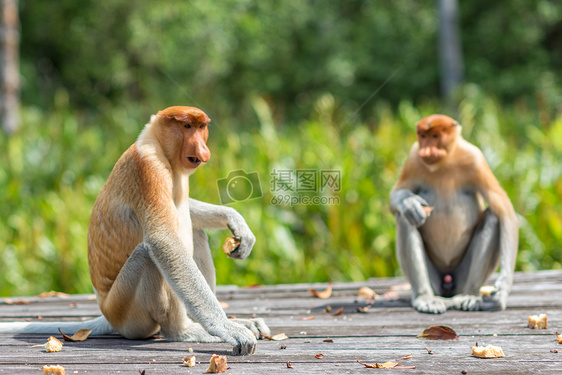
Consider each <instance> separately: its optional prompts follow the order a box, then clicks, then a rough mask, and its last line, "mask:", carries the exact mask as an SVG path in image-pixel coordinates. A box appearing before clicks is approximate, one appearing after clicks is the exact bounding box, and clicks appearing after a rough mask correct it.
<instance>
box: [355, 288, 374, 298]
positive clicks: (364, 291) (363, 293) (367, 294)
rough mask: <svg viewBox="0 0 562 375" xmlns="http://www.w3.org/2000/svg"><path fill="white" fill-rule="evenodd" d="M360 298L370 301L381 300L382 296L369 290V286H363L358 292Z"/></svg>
mask: <svg viewBox="0 0 562 375" xmlns="http://www.w3.org/2000/svg"><path fill="white" fill-rule="evenodd" d="M357 294H358V296H359V298H368V299H379V298H380V296H379V295H378V294H377V293H375V291H374V290H373V289H371V288H369V287H368V286H363V287H361V288H359V291H358V292H357Z"/></svg>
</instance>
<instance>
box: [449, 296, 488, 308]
mask: <svg viewBox="0 0 562 375" xmlns="http://www.w3.org/2000/svg"><path fill="white" fill-rule="evenodd" d="M481 303H482V298H481V297H480V296H475V295H470V294H457V295H456V296H454V297H452V298H451V299H450V300H449V302H448V306H447V307H448V308H450V309H456V310H464V311H476V310H480V308H479V306H480V304H481Z"/></svg>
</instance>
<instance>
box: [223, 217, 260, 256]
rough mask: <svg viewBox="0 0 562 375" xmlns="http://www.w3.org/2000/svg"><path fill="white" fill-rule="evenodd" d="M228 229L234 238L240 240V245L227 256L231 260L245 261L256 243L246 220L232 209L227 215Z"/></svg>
mask: <svg viewBox="0 0 562 375" xmlns="http://www.w3.org/2000/svg"><path fill="white" fill-rule="evenodd" d="M228 229H230V231H231V232H232V234H233V235H234V236H235V237H238V238H240V245H238V247H237V248H236V249H234V250H233V251H232V252H231V253H230V254H229V255H228V256H229V257H230V258H233V259H246V257H247V256H248V255H250V252H251V251H252V247H254V244H255V243H256V237H255V236H254V234H253V233H252V231H251V230H250V227H249V226H248V224H246V220H244V218H243V217H242V215H240V214H239V213H238V212H237V211H236V210H234V209H233V210H232V211H231V212H230V213H229V215H228Z"/></svg>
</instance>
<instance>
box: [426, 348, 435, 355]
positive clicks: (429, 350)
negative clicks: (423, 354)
mask: <svg viewBox="0 0 562 375" xmlns="http://www.w3.org/2000/svg"><path fill="white" fill-rule="evenodd" d="M425 350H427V354H434V353H433V351H432V350H431V349H430V348H425Z"/></svg>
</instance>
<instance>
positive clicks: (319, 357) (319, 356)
mask: <svg viewBox="0 0 562 375" xmlns="http://www.w3.org/2000/svg"><path fill="white" fill-rule="evenodd" d="M322 358H324V354H322V353H318V354H316V359H322Z"/></svg>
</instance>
